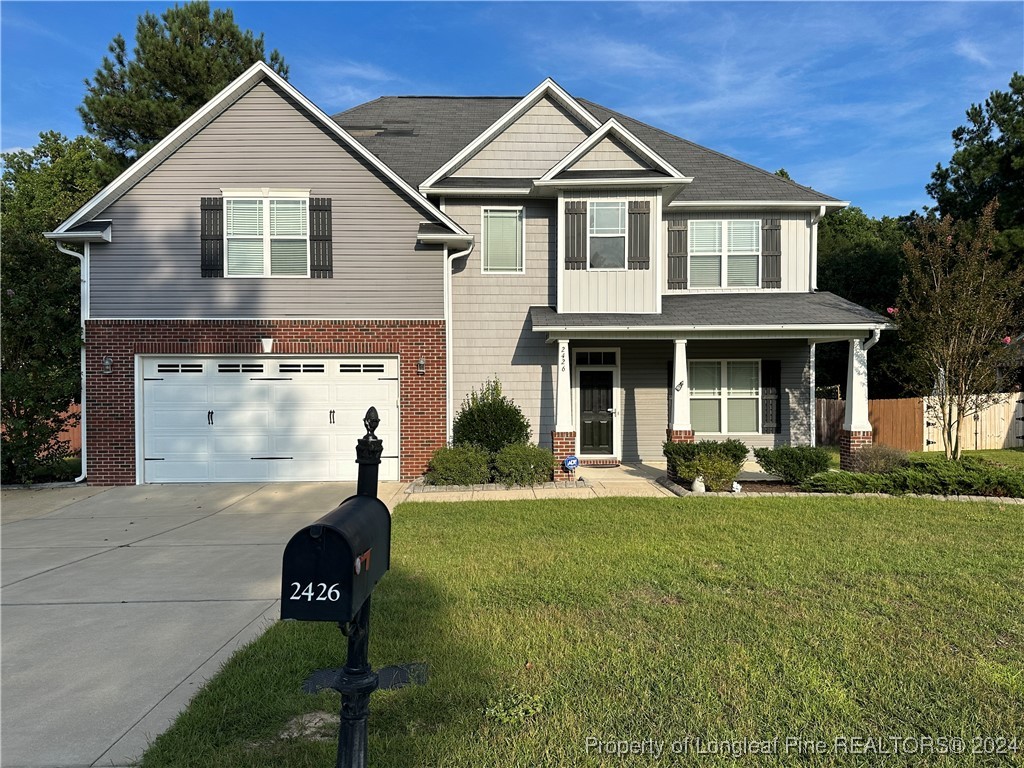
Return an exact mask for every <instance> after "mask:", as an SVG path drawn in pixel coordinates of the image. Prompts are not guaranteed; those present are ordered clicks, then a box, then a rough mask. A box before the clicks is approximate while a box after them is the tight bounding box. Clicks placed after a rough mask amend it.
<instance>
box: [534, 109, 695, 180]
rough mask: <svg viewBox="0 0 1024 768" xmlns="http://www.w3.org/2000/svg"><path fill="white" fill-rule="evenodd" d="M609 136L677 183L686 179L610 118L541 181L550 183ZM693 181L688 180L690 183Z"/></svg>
mask: <svg viewBox="0 0 1024 768" xmlns="http://www.w3.org/2000/svg"><path fill="white" fill-rule="evenodd" d="M609 134H614V135H615V136H616V137H617V138H618V139H619V140H621V141H622V142H623V143H624V144H625V145H626V146H628V147H629V148H630V149H632V150H633V151H634V152H636V153H637V154H638V155H642V156H644V157H646V158H647V159H648V160H649V161H651V162H652V163H653V164H654V165H656V166H658V167H659V168H660V169H661V170H662V171H664V172H665V173H667V174H668V175H669V177H671V178H672V179H675V180H677V181H682V180H683V179H686V177H685V176H684V175H683V174H682V173H681V172H680V171H679V170H678V169H677V168H676V167H675V166H674V165H672V164H671V163H670V162H668V161H667V160H665V158H663V157H662V156H661V155H659V154H658V153H657V152H655V151H654V150H653V149H651V148H650V147H649V146H647V145H646V144H644V143H643V142H642V141H640V139H638V138H637V137H636V136H634V135H633V134H632V133H630V132H629V131H628V130H627V129H626V128H625V126H623V125H622V124H621V123H619V121H617V120H616V119H615V118H612V119H611V120H609V121H608V122H606V123H605V124H604V125H602V126H601V127H600V128H598V129H597V131H595V132H594V133H592V134H590V136H588V137H587V138H585V139H584V140H583V141H581V142H580V143H579V144H577V145H576V147H575V148H574V149H573V150H572V151H571V152H570V153H569V154H567V155H566V156H565V157H563V158H562V159H561V160H559V161H558V162H557V163H555V165H553V166H552V167H551V168H550V169H549V170H548V172H547V173H545V174H544V175H543V176H541V177H540V180H541V181H550V180H551V179H553V178H554V177H555V176H557V175H558V174H560V173H562V171H564V170H566V169H567V168H569V167H570V166H571V165H572V164H573V163H575V162H576V161H577V160H579V159H580V158H581V157H583V156H584V155H585V154H587V152H589V151H590V150H591V149H593V148H594V147H595V146H597V144H598V143H599V142H600V141H601V140H602V139H604V138H605V137H606V136H608V135H609ZM692 180H693V179H688V181H692Z"/></svg>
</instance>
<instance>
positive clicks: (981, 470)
mask: <svg viewBox="0 0 1024 768" xmlns="http://www.w3.org/2000/svg"><path fill="white" fill-rule="evenodd" d="M801 487H802V488H803V489H804V490H806V491H814V492H818V493H893V494H904V493H919V494H935V495H940V496H993V497H1000V496H1011V497H1015V498H1024V472H1022V471H1021V470H1015V469H1007V468H1002V467H994V466H992V465H989V464H986V463H985V462H981V461H977V460H967V461H946V460H945V459H944V458H940V459H939V460H935V459H915V460H914V461H911V462H910V465H909V466H906V467H903V468H900V469H894V470H892V471H891V472H886V473H856V472H822V473H821V474H818V475H814V476H813V477H810V478H808V479H807V480H806V481H804V483H803V484H802V485H801Z"/></svg>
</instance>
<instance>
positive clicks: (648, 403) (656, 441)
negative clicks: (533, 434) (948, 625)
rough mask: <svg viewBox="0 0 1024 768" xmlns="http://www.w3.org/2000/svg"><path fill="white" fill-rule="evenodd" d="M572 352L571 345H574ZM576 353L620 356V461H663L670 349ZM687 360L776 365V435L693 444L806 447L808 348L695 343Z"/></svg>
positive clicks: (631, 344) (782, 343) (648, 345)
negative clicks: (727, 442)
mask: <svg viewBox="0 0 1024 768" xmlns="http://www.w3.org/2000/svg"><path fill="white" fill-rule="evenodd" d="M574 346H577V345H574ZM578 346H579V347H581V348H583V347H599V346H600V347H604V346H607V347H618V348H619V349H620V350H621V355H620V369H619V374H620V382H621V385H622V392H621V399H620V402H619V403H618V404H617V406H616V407H617V408H618V409H619V412H620V413H621V414H622V419H623V421H622V457H621V458H622V460H623V461H663V460H664V455H663V453H662V444H663V443H664V441H665V430H666V429H667V427H668V424H669V415H670V408H671V397H670V387H671V384H670V381H669V379H670V373H669V371H670V368H669V366H670V365H671V363H672V355H673V345H672V342H665V341H628V340H620V341H608V342H601V343H596V342H579V344H578ZM686 354H687V358H688V359H689V360H708V359H711V360H740V359H748V360H749V359H758V360H781V361H782V391H783V396H782V431H781V432H780V433H779V434H773V435H766V434H741V435H723V434H709V433H698V434H697V435H696V439H697V440H725V439H727V438H731V437H734V438H737V439H739V440H742V441H743V442H744V443H746V444H747V445H748V446H749V447H750V448H763V447H767V448H774V447H776V446H779V445H810V442H811V435H810V427H811V411H810V409H811V398H810V371H809V367H808V366H809V364H810V346H809V345H808V344H807V342H806V341H805V340H803V339H801V340H797V341H793V340H785V339H765V340H758V341H725V340H723V341H697V340H692V341H690V342H689V343H688V344H687V352H686Z"/></svg>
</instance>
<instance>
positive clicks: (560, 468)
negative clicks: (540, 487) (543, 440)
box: [551, 432, 576, 481]
mask: <svg viewBox="0 0 1024 768" xmlns="http://www.w3.org/2000/svg"><path fill="white" fill-rule="evenodd" d="M551 452H552V453H553V454H555V458H556V459H557V460H558V465H557V466H556V467H555V475H554V480H555V481H562V480H574V479H575V478H576V473H575V472H570V471H569V470H567V469H566V468H565V465H564V464H562V462H563V461H565V458H566V457H567V456H572V455H573V454H575V453H576V433H575V432H552V433H551Z"/></svg>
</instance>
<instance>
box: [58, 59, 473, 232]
mask: <svg viewBox="0 0 1024 768" xmlns="http://www.w3.org/2000/svg"><path fill="white" fill-rule="evenodd" d="M262 80H270V81H272V82H273V83H274V84H275V85H276V86H278V87H279V88H281V89H282V90H283V91H284V92H285V93H287V94H288V95H289V96H291V97H292V98H293V99H295V101H297V102H299V104H301V105H302V106H303V107H304V108H305V109H306V110H308V111H309V113H310V114H311V115H312V116H313V117H314V118H316V119H317V120H318V121H319V122H320V123H322V124H323V126H324V127H326V128H327V130H328V132H330V133H332V134H334V135H335V136H336V137H337V138H339V139H341V141H342V143H343V144H345V145H346V146H347V147H348V148H349V149H351V150H353V151H354V152H355V153H356V154H358V155H359V156H360V157H362V158H363V159H364V160H366V162H367V163H369V164H370V166H371V167H373V168H376V169H377V170H378V171H380V172H381V173H382V174H383V175H384V176H386V177H387V178H388V180H389V181H391V182H393V183H394V184H395V186H397V187H398V188H399V189H401V190H402V191H403V192H405V193H406V194H407V195H408V197H409V199H410V200H411V201H412V202H414V203H415V204H416V205H417V207H419V208H420V209H421V210H423V211H426V212H427V213H429V214H430V215H431V216H434V217H437V218H438V219H439V220H440V221H442V222H443V223H444V225H445V226H447V227H449V228H451V229H452V231H453V232H456V233H459V234H465V230H464V229H462V227H460V226H459V225H458V224H456V223H455V222H454V221H453V220H452V219H450V218H449V217H448V216H446V215H445V214H444V213H442V212H441V211H440V210H438V209H437V208H436V207H435V206H434V204H433V203H431V202H430V201H429V200H427V199H426V198H425V197H423V195H421V194H420V193H419V192H417V191H416V190H415V189H413V188H412V187H411V186H410V185H409V183H408V182H406V181H405V180H404V179H403V178H402V177H401V176H399V175H398V174H397V173H395V172H394V171H393V170H391V169H390V168H389V167H388V166H387V165H385V164H384V163H383V162H382V161H381V160H380V158H378V157H377V156H376V155H374V154H373V153H372V152H370V151H369V150H368V149H366V147H364V146H363V145H362V144H360V143H359V142H358V141H356V140H355V139H354V138H352V136H351V135H349V133H348V132H347V131H345V130H344V129H343V128H342V127H341V126H340V125H338V124H337V123H335V122H334V121H333V120H331V118H330V117H329V116H328V115H327V114H326V113H325V112H324V111H323V110H321V109H320V108H319V107H317V106H316V105H315V104H313V102H311V101H310V100H309V99H307V98H306V97H305V96H303V95H302V94H301V93H300V92H299V91H298V90H297V89H296V88H295V86H293V85H291V84H290V83H289V82H288V81H287V80H285V79H284V78H283V77H281V76H280V75H279V74H277V73H276V72H275V71H274V70H273V69H271V68H270V66H268V65H267V64H265V63H264V62H262V61H257V62H256V63H255V64H253V65H252V66H251V67H249V69H247V70H245V72H243V73H242V74H241V75H239V76H238V77H237V78H235V80H234V81H233V82H231V83H229V84H228V85H227V86H226V87H225V88H224V89H223V90H222V91H221V92H220V93H218V94H217V95H216V96H214V97H213V98H212V99H210V101H208V102H207V103H206V104H205V105H204V106H203V107H201V108H200V109H199V110H197V111H196V112H195V113H193V114H192V116H191V117H189V118H188V119H187V120H186V121H185V122H183V123H182V124H181V125H179V126H178V127H177V128H175V129H174V130H173V131H171V133H169V134H168V135H167V136H165V137H164V138H163V139H162V140H161V141H160V142H159V143H158V144H156V145H155V146H154V147H153V148H152V149H150V150H149V151H148V152H147V153H146V154H145V155H143V156H142V157H141V158H139V159H138V160H136V161H135V162H134V163H133V164H132V165H131V167H129V168H128V169H127V170H126V171H124V172H123V173H122V174H121V175H120V176H118V177H117V178H116V179H114V181H112V182H111V183H110V184H108V185H107V186H106V187H104V188H103V189H102V190H100V191H99V193H97V194H96V195H95V196H94V197H93V198H92V199H91V200H89V202H87V203H86V204H85V205H83V206H82V207H81V208H79V209H78V210H77V211H76V212H75V213H74V214H72V216H71V218H69V219H67V220H66V221H65V222H64V223H62V224H61V225H60V226H59V227H57V229H56V230H54V233H55V234H59V233H61V232H64V231H65V230H67V229H70V228H71V227H73V226H75V225H76V224H78V223H80V222H81V221H83V220H85V219H86V218H88V217H89V215H91V214H93V213H94V212H95V211H97V210H101V209H102V208H103V207H104V206H105V205H106V204H107V203H108V202H109V201H111V200H112V198H114V197H116V196H117V195H120V194H123V192H125V191H127V189H128V188H129V187H130V186H131V185H132V184H134V183H135V182H136V181H138V180H139V179H141V178H142V177H143V176H145V175H146V174H147V173H149V172H150V171H151V170H152V169H153V168H154V167H156V166H157V165H159V164H160V163H161V162H163V160H164V159H165V157H166V154H165V152H166V151H167V150H169V149H176V148H177V147H178V146H180V144H183V143H184V142H185V140H187V139H188V138H191V137H192V136H193V135H194V134H195V133H197V132H198V131H199V130H200V129H201V128H204V127H205V126H206V125H207V124H208V123H209V122H212V120H213V118H214V117H216V115H218V114H220V112H222V111H223V110H224V109H226V108H227V106H229V105H230V103H233V102H234V101H235V100H237V99H238V98H240V97H241V96H242V95H243V94H244V93H246V92H248V91H249V90H250V89H251V88H252V87H253V86H254V85H256V84H257V83H259V82H260V81H262Z"/></svg>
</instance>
